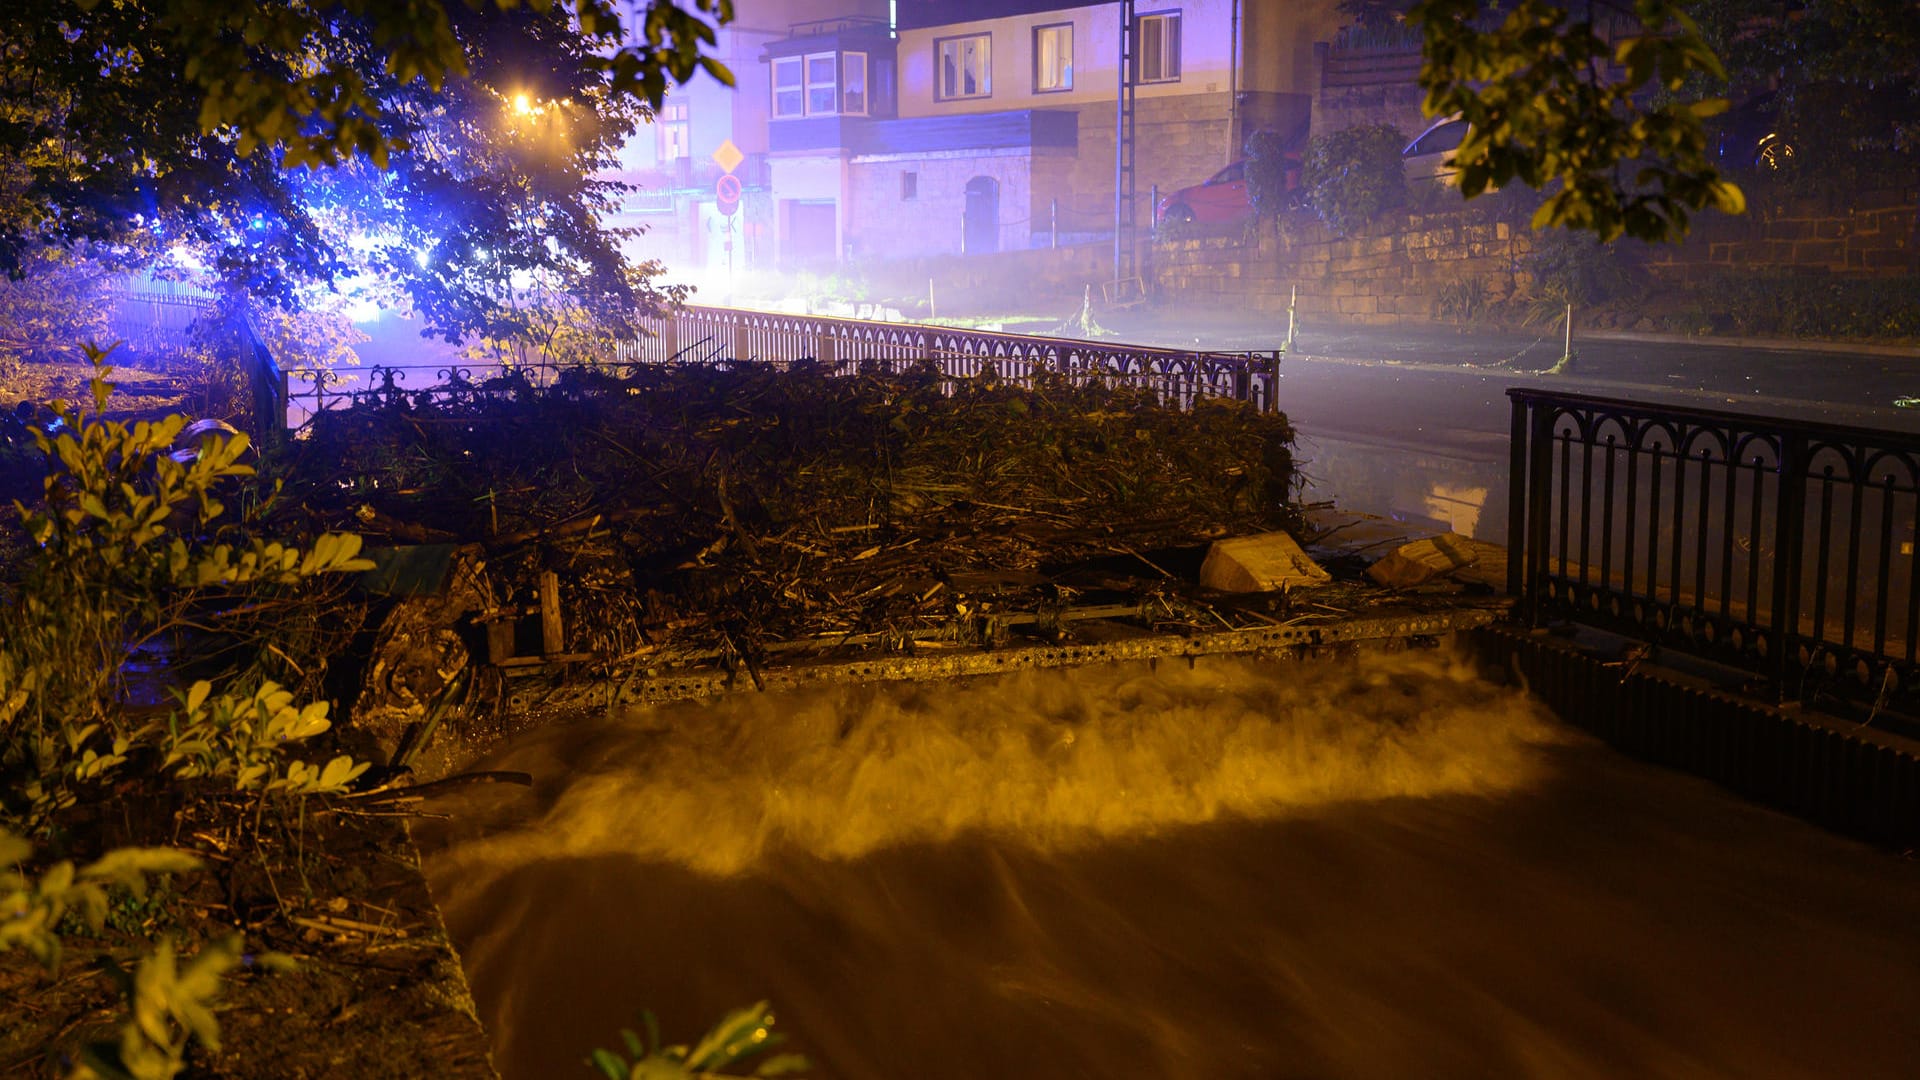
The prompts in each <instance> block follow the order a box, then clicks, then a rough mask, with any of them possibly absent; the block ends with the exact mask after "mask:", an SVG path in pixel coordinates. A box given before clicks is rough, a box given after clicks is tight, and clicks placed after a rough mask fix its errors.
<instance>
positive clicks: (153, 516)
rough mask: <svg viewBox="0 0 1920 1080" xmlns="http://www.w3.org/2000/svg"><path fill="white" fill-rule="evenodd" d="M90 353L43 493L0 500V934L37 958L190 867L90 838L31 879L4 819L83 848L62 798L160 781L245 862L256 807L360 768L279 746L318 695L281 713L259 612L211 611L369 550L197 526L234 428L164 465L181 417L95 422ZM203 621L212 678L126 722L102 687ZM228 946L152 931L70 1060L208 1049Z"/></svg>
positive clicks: (182, 1057) (215, 489)
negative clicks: (8, 574)
mask: <svg viewBox="0 0 1920 1080" xmlns="http://www.w3.org/2000/svg"><path fill="white" fill-rule="evenodd" d="M88 352H89V354H90V355H91V356H92V357H93V359H94V362H95V364H96V373H95V378H94V380H93V387H92V391H93V410H92V411H91V412H90V413H86V412H82V411H80V410H79V409H75V408H66V407H62V408H60V409H58V410H56V412H55V418H54V419H50V420H47V421H46V422H44V423H42V424H39V425H36V426H35V427H34V428H33V429H32V435H33V439H34V442H35V445H36V446H37V448H38V449H39V451H40V453H41V454H42V455H44V457H45V461H46V476H45V481H44V490H43V492H42V496H43V497H42V500H41V502H40V504H39V505H37V506H35V507H31V508H30V507H27V506H24V505H18V504H16V509H17V512H18V514H19V517H20V520H21V523H22V525H23V526H24V528H25V531H26V533H27V535H28V536H29V538H30V539H31V540H32V542H33V545H34V547H33V550H32V552H31V554H30V556H29V558H28V562H27V565H26V566H25V567H24V568H22V572H21V573H20V576H19V579H18V581H17V582H16V583H15V584H13V586H12V587H11V589H10V591H8V592H7V593H6V594H4V599H5V605H4V607H3V608H0V779H3V780H4V781H5V786H4V789H0V790H3V791H4V794H0V949H9V950H10V949H16V948H17V949H22V950H25V951H26V952H27V953H29V954H30V955H31V956H33V957H34V958H36V959H38V960H39V961H41V963H42V964H44V965H46V966H47V967H48V968H49V969H57V967H58V965H59V962H60V955H61V933H62V923H63V919H64V918H65V917H66V916H68V915H69V913H72V914H74V915H76V916H77V917H78V918H79V922H80V924H81V925H84V926H86V927H89V928H91V929H93V930H95V931H98V930H99V929H100V927H101V926H102V925H103V924H104V923H105V922H106V919H107V912H108V908H109V904H110V899H111V896H112V895H113V893H114V891H115V890H123V891H125V892H126V893H128V894H131V895H133V896H135V897H141V896H144V895H145V890H146V888H147V885H148V879H149V878H152V877H155V876H161V877H164V876H166V875H171V874H175V873H186V872H189V871H192V870H194V869H197V868H198V867H199V866H200V865H201V863H200V860H198V859H197V858H195V857H194V856H193V855H191V854H189V853H187V852H183V851H177V850H173V849H169V848H154V847H139V846H120V847H111V848H108V849H105V850H100V848H101V847H102V845H100V844H98V843H97V841H96V842H94V844H93V846H94V848H95V850H96V851H98V854H97V855H96V856H95V857H94V858H93V859H92V861H89V862H87V863H86V865H84V866H78V867H76V865H75V863H74V862H73V861H72V860H60V861H56V862H53V863H52V864H51V865H48V866H45V867H44V868H42V869H41V870H40V871H39V873H38V874H35V875H30V874H29V873H28V871H27V867H28V865H29V864H30V862H31V858H32V849H31V847H30V846H29V844H28V843H27V842H26V841H25V840H24V839H22V838H21V837H20V836H19V835H17V834H16V830H17V831H19V832H26V833H29V834H31V833H35V832H38V833H43V834H48V835H56V836H58V837H59V839H60V843H61V844H62V845H63V847H64V848H65V849H66V850H69V851H75V850H85V849H86V848H88V846H89V843H90V839H91V837H90V834H89V833H88V832H87V830H86V829H85V828H84V827H82V825H81V823H80V821H79V820H76V818H75V817H74V813H73V812H76V811H88V810H90V809H91V808H96V807H99V806H102V805H106V804H107V803H108V802H110V801H111V800H112V799H113V798H115V797H122V798H124V797H127V796H129V795H130V794H132V793H134V792H139V791H148V792H162V793H167V794H169V795H171V797H173V798H176V799H182V800H187V801H190V802H197V803H198V804H200V805H201V808H202V811H203V813H202V814H201V817H203V818H212V819H216V820H217V819H222V818H225V819H227V820H226V824H225V825H215V826H214V829H215V831H216V832H219V831H225V832H229V833H231V834H232V836H233V838H234V840H237V841H244V843H242V844H239V845H236V844H234V843H231V842H230V843H229V844H228V845H227V846H228V847H234V846H240V847H241V849H242V850H248V849H251V850H253V852H254V853H255V854H256V856H259V853H260V850H261V846H260V844H259V842H258V841H259V837H260V833H259V827H260V822H261V819H262V818H263V816H265V815H267V814H268V812H269V811H272V816H273V817H274V818H275V819H276V820H278V819H279V818H280V817H281V815H284V814H286V813H287V812H288V811H290V810H292V811H296V812H297V810H298V807H297V805H296V804H295V803H293V802H292V801H291V800H295V799H297V798H299V797H302V796H306V795H312V794H319V793H338V792H341V791H343V790H344V789H345V787H346V785H347V784H349V783H351V782H352V781H353V779H354V778H355V777H357V776H358V775H359V774H360V773H361V772H362V771H363V770H364V769H365V768H366V765H365V764H364V763H359V762H355V761H353V760H351V759H350V758H348V757H345V756H343V755H337V756H335V757H334V758H333V759H332V760H331V761H329V762H327V763H326V764H325V765H323V766H322V765H313V764H309V763H307V762H305V761H302V760H299V759H297V758H296V757H294V756H293V753H292V752H293V751H294V750H296V749H297V748H299V747H300V746H302V745H303V744H305V743H307V742H309V741H310V740H311V739H312V738H313V737H314V736H317V735H320V734H322V733H323V732H325V731H326V730H327V729H328V726H329V723H328V720H327V718H326V706H325V704H324V703H321V702H316V703H312V704H308V705H305V706H296V705H295V704H294V695H293V694H291V693H290V692H288V691H286V690H284V689H282V688H281V687H279V686H278V685H276V684H275V683H273V682H272V681H268V680H264V679H262V678H261V677H260V676H259V675H258V673H257V672H258V670H259V666H258V663H257V661H258V655H259V654H260V653H264V652H268V651H272V650H274V649H276V648H277V646H275V642H274V639H275V637H276V636H277V630H275V629H274V623H273V622H269V623H268V624H265V625H264V626H263V625H262V624H260V623H256V622H251V621H250V620H245V619H243V620H238V621H235V620H232V619H227V618H223V615H225V614H230V613H231V612H232V611H234V610H236V609H240V608H247V607H255V606H259V605H265V606H266V608H267V609H268V610H270V611H272V612H274V614H275V615H276V616H277V617H278V618H280V619H291V618H295V617H297V616H298V615H299V614H300V613H301V609H302V607H303V606H307V605H311V604H312V603H313V602H314V600H315V599H316V597H323V596H324V595H325V594H324V593H319V594H315V593H306V594H301V593H300V592H299V589H300V587H301V586H302V585H303V584H305V583H307V582H310V581H314V580H316V579H321V578H325V577H337V576H338V575H340V574H341V573H344V572H350V571H354V570H360V569H365V568H367V567H368V566H370V565H371V564H370V563H368V562H367V561H366V560H364V559H361V558H359V557H358V555H359V548H360V540H359V538H358V537H357V536H351V535H326V536H321V537H319V538H318V539H317V540H315V542H314V543H313V544H312V545H311V546H306V547H301V546H296V545H291V544H284V543H279V542H273V541H268V540H265V539H263V538H260V537H258V536H252V535H247V534H245V530H242V531H241V533H240V534H235V535H215V534H216V532H217V530H216V523H217V522H218V521H219V519H221V518H222V517H223V515H224V514H225V513H226V509H227V508H226V500H227V499H229V498H233V497H235V490H236V489H235V488H234V486H233V485H234V484H235V482H237V481H238V480H239V479H241V478H244V477H246V476H249V475H250V474H251V473H252V468H251V467H250V466H248V465H246V464H244V463H242V461H241V460H240V459H241V457H242V455H243V454H244V453H245V451H246V450H247V443H246V439H245V436H238V437H235V438H233V439H226V438H222V437H220V436H212V437H210V438H208V439H206V440H205V441H203V442H201V443H200V445H199V447H198V453H197V454H196V455H195V456H194V457H193V459H192V460H191V461H181V460H178V459H176V458H175V457H174V456H172V454H171V453H170V451H172V450H173V445H174V440H175V438H176V436H177V435H178V434H179V432H180V431H181V429H182V428H183V426H184V425H185V419H184V418H183V417H179V416H173V417H168V418H166V419H165V420H162V421H159V422H144V421H143V422H140V423H137V424H126V423H121V422H118V421H110V420H107V419H105V417H104V413H105V411H106V407H107V402H108V398H109V396H110V394H111V392H112V386H111V384H110V383H109V382H108V381H107V376H108V375H109V373H110V371H111V369H110V368H108V367H107V366H106V364H105V356H104V354H103V353H101V352H100V351H99V350H97V349H92V348H91V347H89V349H88ZM215 627H221V628H223V629H224V631H225V637H226V638H227V640H225V641H223V642H222V643H221V645H220V648H219V649H218V650H217V651H216V652H214V653H212V654H206V653H204V652H202V655H201V656H200V660H201V662H202V663H203V665H205V666H207V667H208V668H209V669H210V671H211V674H212V675H213V676H214V677H213V678H210V679H201V680H199V681H196V682H195V683H194V684H193V686H192V687H191V688H190V689H188V690H187V691H186V692H185V693H184V694H183V695H181V696H180V699H179V702H178V707H177V708H175V709H173V710H171V711H170V712H166V713H164V714H161V715H158V716H150V717H148V718H145V719H142V718H141V717H140V716H139V714H138V713H137V712H136V711H135V709H134V708H133V707H132V703H131V702H130V701H129V699H128V697H127V695H126V688H125V686H124V685H123V683H122V681H121V676H122V673H123V672H124V670H125V668H126V666H127V663H128V661H129V659H130V658H131V657H132V655H133V650H134V649H135V648H136V647H137V646H139V645H143V644H149V643H152V644H159V645H165V646H167V647H168V651H170V652H171V653H172V654H173V659H174V661H175V662H184V660H185V659H186V658H188V657H191V656H193V655H194V653H195V650H194V649H193V648H192V647H191V644H190V642H191V640H192V639H193V638H195V637H205V636H208V635H209V634H211V633H212V632H213V628H215ZM249 630H250V632H249ZM248 672H253V674H251V675H249V674H248ZM216 687H217V689H216ZM109 784H110V785H112V786H111V789H109V787H108V785H109ZM234 795H239V796H242V797H243V798H241V799H234V798H233V797H232V796H234ZM82 816H83V817H84V815H82ZM149 824H158V823H149ZM261 857H263V856H261ZM240 960H241V943H240V941H239V939H238V937H237V936H232V935H228V936H222V937H220V938H218V939H217V940H214V941H211V942H208V943H206V944H205V945H204V946H202V947H201V948H200V949H199V950H198V951H197V953H195V954H194V955H193V956H192V957H191V958H187V959H184V960H183V959H182V957H181V955H180V953H179V952H178V948H177V945H176V943H175V942H173V941H172V940H167V939H163V940H161V941H159V942H158V943H156V944H154V945H153V946H152V947H151V948H150V949H148V950H147V951H146V953H145V955H144V956H143V957H142V958H141V959H140V960H139V961H138V963H137V965H136V967H135V970H134V971H133V972H132V974H131V975H130V976H127V977H126V979H125V988H126V997H127V1008H128V1009H129V1015H128V1016H127V1017H126V1018H125V1019H124V1021H123V1022H122V1023H121V1025H120V1032H119V1038H118V1039H117V1041H115V1042H113V1043H110V1044H100V1045H94V1046H91V1047H89V1048H88V1049H87V1051H86V1053H85V1055H84V1063H83V1065H82V1066H81V1067H80V1068H79V1069H78V1070H77V1071H76V1073H75V1075H76V1076H81V1077H93V1076H99V1077H108V1078H122V1077H127V1078H132V1080H165V1078H168V1077H172V1076H174V1075H175V1074H177V1073H178V1072H179V1071H180V1070H181V1069H182V1068H183V1067H184V1065H185V1062H186V1055H187V1052H188V1047H189V1045H190V1044H191V1043H193V1042H198V1043H200V1044H202V1045H205V1046H207V1047H209V1048H216V1047H217V1045H218V1035H219V1027H218V1024H217V1022H216V1021H215V1019H214V1015H213V1012H212V1010H211V1006H210V1003H211V1001H212V999H213V997H214V996H215V994H216V993H217V992H218V989H219V983H220V979H221V977H222V975H223V974H224V973H225V972H227V971H229V970H231V969H232V968H233V967H235V966H236V965H237V964H239V963H240Z"/></svg>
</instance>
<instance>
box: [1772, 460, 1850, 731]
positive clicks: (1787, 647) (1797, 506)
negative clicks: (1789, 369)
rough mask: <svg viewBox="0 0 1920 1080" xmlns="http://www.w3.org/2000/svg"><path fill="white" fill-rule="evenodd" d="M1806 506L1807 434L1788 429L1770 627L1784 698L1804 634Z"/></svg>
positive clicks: (1776, 682) (1775, 675) (1776, 680)
mask: <svg viewBox="0 0 1920 1080" xmlns="http://www.w3.org/2000/svg"><path fill="white" fill-rule="evenodd" d="M1806 509H1807V437H1806V436H1805V435H1798V434H1792V433H1782V434H1781V436H1780V488H1779V493H1778V495H1777V496H1776V497H1775V498H1774V514H1775V520H1774V523H1773V610H1772V612H1771V613H1770V615H1771V618H1770V619H1769V620H1768V623H1769V629H1768V631H1767V637H1768V640H1767V671H1768V673H1769V675H1770V676H1771V677H1772V679H1773V687H1774V693H1775V694H1776V695H1778V696H1779V699H1780V700H1782V701H1784V700H1785V699H1786V693H1787V666H1788V659H1787V658H1788V656H1789V655H1791V652H1792V646H1793V638H1794V637H1795V636H1796V635H1797V634H1799V632H1800V587H1801V584H1802V581H1801V577H1802V574H1801V571H1802V569H1803V568H1802V567H1801V565H1800V563H1801V559H1800V549H1801V546H1802V542H1803V540H1804V539H1805V536H1806V520H1805V519H1806ZM1848 602H1849V603H1851V602H1852V601H1851V599H1849V601H1848Z"/></svg>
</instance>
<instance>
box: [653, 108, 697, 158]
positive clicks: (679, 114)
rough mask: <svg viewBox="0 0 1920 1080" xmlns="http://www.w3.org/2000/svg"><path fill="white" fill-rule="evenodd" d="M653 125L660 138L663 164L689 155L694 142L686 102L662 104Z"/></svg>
mask: <svg viewBox="0 0 1920 1080" xmlns="http://www.w3.org/2000/svg"><path fill="white" fill-rule="evenodd" d="M653 125H654V128H655V132H656V135H657V137H658V139H659V148H660V163H661V164H663V165H664V164H666V163H667V162H669V161H678V160H680V159H681V158H683V157H686V156H687V154H688V148H689V146H690V145H691V144H692V138H691V136H692V125H691V124H689V123H688V122H687V106H686V103H685V102H681V103H680V104H677V105H676V104H673V103H671V102H669V103H667V104H665V105H662V106H660V111H659V113H658V114H656V115H655V116H654V118H653Z"/></svg>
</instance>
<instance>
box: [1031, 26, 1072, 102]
mask: <svg viewBox="0 0 1920 1080" xmlns="http://www.w3.org/2000/svg"><path fill="white" fill-rule="evenodd" d="M1071 89H1073V24H1072V23H1061V24H1060V25H1058V26H1036V27H1034V29H1033V92H1034V93H1036V94H1045V93H1051V92H1053V91H1056V90H1071Z"/></svg>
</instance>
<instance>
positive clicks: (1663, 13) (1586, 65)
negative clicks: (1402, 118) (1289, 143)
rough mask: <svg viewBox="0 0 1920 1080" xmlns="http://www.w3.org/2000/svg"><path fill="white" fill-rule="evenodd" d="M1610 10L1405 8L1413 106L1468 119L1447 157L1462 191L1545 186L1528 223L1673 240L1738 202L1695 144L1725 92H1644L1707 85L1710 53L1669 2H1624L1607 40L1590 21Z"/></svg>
mask: <svg viewBox="0 0 1920 1080" xmlns="http://www.w3.org/2000/svg"><path fill="white" fill-rule="evenodd" d="M1623 7H1624V6H1623V5H1622V6H1616V5H1613V4H1593V3H1591V2H1589V3H1587V4H1586V5H1585V6H1582V7H1575V6H1572V5H1568V6H1557V5H1556V4H1554V3H1551V2H1549V0H1514V2H1513V3H1512V5H1511V6H1505V5H1502V6H1501V7H1500V8H1499V9H1497V10H1496V11H1494V12H1493V13H1491V14H1490V15H1488V16H1486V17H1482V15H1481V4H1479V3H1478V2H1476V0H1420V2H1419V3H1417V4H1415V5H1414V7H1413V9H1412V10H1411V11H1410V12H1409V13H1408V20H1409V22H1411V23H1414V24H1415V25H1417V26H1419V27H1420V29H1421V31H1422V33H1423V35H1424V45H1423V64H1422V66H1421V70H1420V85H1421V87H1422V88H1423V89H1424V90H1425V91H1426V99H1425V102H1424V105H1423V108H1424V109H1425V111H1426V113H1427V115H1429V116H1448V115H1456V114H1457V115H1459V116H1462V117H1464V118H1465V119H1466V120H1467V121H1468V123H1469V124H1470V129H1469V132H1468V134H1467V137H1466V139H1465V141H1463V142H1462V143H1461V145H1460V147H1459V149H1458V150H1457V151H1455V153H1454V163H1455V165H1456V166H1457V167H1458V169H1459V172H1460V189H1461V192H1462V193H1463V194H1464V195H1466V197H1468V198H1473V197H1474V196H1476V195H1479V194H1481V193H1483V192H1485V191H1488V190H1489V189H1492V188H1496V187H1500V186H1503V185H1506V184H1509V183H1513V182H1516V181H1517V182H1520V183H1523V184H1526V185H1527V186H1529V187H1532V188H1535V189H1537V190H1544V191H1549V192H1550V194H1549V195H1548V198H1547V199H1546V201H1545V202H1544V203H1542V205H1541V207H1540V209H1539V211H1538V212H1537V213H1536V214H1535V215H1534V219H1533V223H1534V226H1535V227H1536V228H1538V227H1545V226H1554V225H1557V226H1561V227H1564V228H1569V229H1575V230H1580V231H1585V232H1591V233H1593V234H1595V235H1596V236H1598V237H1599V238H1600V239H1602V240H1612V239H1614V238H1616V237H1618V236H1620V235H1622V234H1623V233H1624V234H1626V235H1629V236H1635V237H1639V238H1641V239H1644V240H1674V239H1678V238H1680V237H1682V236H1685V235H1686V232H1687V227H1688V223H1689V221H1690V218H1691V215H1692V214H1693V213H1695V212H1698V211H1700V210H1703V209H1707V208H1713V209H1717V210H1721V211H1724V212H1726V213H1740V212H1742V211H1743V210H1744V209H1745V206H1746V200H1745V196H1744V195H1743V194H1742V192H1741V191H1740V189H1739V188H1738V187H1736V186H1735V185H1734V184H1732V183H1730V182H1728V181H1726V180H1724V179H1722V178H1721V176H1720V174H1719V171H1718V170H1717V169H1716V168H1715V167H1714V165H1713V163H1712V161H1711V159H1710V156H1709V153H1708V150H1709V147H1708V137H1707V133H1706V130H1705V127H1704V122H1705V121H1706V120H1707V119H1708V118H1710V117H1712V116H1715V115H1717V114H1719V113H1720V112H1723V111H1724V110H1725V109H1726V108H1727V102H1726V100H1725V99H1723V98H1717V97H1709V98H1703V99H1697V100H1682V99H1679V98H1675V97H1671V96H1670V97H1668V98H1667V99H1666V100H1665V101H1663V102H1661V103H1658V104H1654V103H1651V102H1650V100H1648V99H1647V92H1649V91H1653V90H1659V89H1664V90H1666V91H1669V92H1677V91H1680V90H1682V89H1683V88H1685V87H1687V86H1688V85H1690V84H1693V83H1696V81H1697V80H1699V79H1706V80H1711V81H1712V82H1713V84H1714V85H1719V84H1720V83H1722V82H1724V80H1725V77H1726V72H1725V70H1724V68H1723V67H1722V66H1721V63H1720V61H1719V59H1718V58H1717V57H1715V55H1714V54H1713V51H1712V50H1711V49H1710V48H1709V47H1708V46H1707V43H1706V42H1705V40H1704V39H1703V38H1702V36H1701V33H1700V31H1699V28H1698V27H1697V26H1696V25H1695V24H1694V22H1693V20H1692V19H1690V18H1689V17H1688V16H1687V14H1686V13H1685V12H1684V11H1683V10H1681V5H1680V4H1679V3H1678V2H1676V0H1633V2H1632V5H1631V8H1630V12H1631V17H1632V19H1633V20H1634V21H1635V22H1636V24H1637V25H1636V28H1635V30H1634V32H1632V33H1631V34H1629V35H1628V36H1625V37H1622V38H1621V39H1620V40H1619V41H1618V43H1617V44H1613V45H1609V43H1608V40H1607V38H1606V37H1604V36H1603V35H1602V33H1601V30H1600V28H1599V26H1598V24H1597V23H1596V18H1597V17H1601V16H1607V15H1609V14H1613V13H1618V12H1619V11H1621V10H1622V9H1623Z"/></svg>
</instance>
